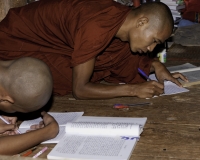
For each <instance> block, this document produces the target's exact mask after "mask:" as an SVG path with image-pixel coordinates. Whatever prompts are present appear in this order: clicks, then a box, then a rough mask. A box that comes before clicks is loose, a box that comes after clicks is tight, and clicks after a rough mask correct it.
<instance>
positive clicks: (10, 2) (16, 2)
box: [0, 0, 27, 21]
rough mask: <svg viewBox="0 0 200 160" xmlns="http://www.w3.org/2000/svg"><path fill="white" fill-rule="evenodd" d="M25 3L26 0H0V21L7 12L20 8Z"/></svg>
mask: <svg viewBox="0 0 200 160" xmlns="http://www.w3.org/2000/svg"><path fill="white" fill-rule="evenodd" d="M26 3H27V0H0V21H1V20H2V19H3V18H4V17H5V16H6V14H7V12H8V10H9V9H10V8H14V7H20V6H23V5H25V4H26Z"/></svg>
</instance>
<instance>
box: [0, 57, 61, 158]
mask: <svg viewBox="0 0 200 160" xmlns="http://www.w3.org/2000/svg"><path fill="white" fill-rule="evenodd" d="M0 73H1V74H0V110H1V111H3V112H6V113H14V112H23V113H27V112H32V111H35V110H38V109H40V108H42V107H43V106H44V105H45V104H46V103H47V102H48V100H49V98H50V97H51V94H52V88H53V87H52V85H53V82H52V76H51V73H50V70H49V68H48V66H47V65H46V64H45V63H44V62H42V61H41V60H38V59H35V58H20V59H17V60H11V61H0ZM41 114H42V117H43V124H42V125H41V126H40V125H39V124H38V125H36V126H33V127H35V128H37V127H38V126H40V127H41V129H38V130H35V131H32V132H29V133H25V134H16V133H17V132H16V130H17V127H16V120H17V118H16V117H8V116H3V115H2V117H3V118H4V119H5V120H6V121H7V122H9V123H10V124H6V123H5V122H4V121H2V120H1V119H0V134H4V136H1V137H0V146H1V147H0V154H4V155H12V154H16V153H20V152H22V151H24V150H26V149H28V148H30V147H33V146H35V145H37V144H39V143H41V142H42V141H45V140H48V139H51V138H54V137H55V136H56V135H57V133H58V124H57V122H56V121H55V120H54V118H53V117H51V116H50V115H48V114H47V113H46V112H42V113H41ZM8 135H12V136H8Z"/></svg>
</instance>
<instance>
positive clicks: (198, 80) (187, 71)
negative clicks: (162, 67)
mask: <svg viewBox="0 0 200 160" xmlns="http://www.w3.org/2000/svg"><path fill="white" fill-rule="evenodd" d="M167 69H168V70H169V71H170V72H171V73H174V72H180V73H182V74H183V75H184V76H186V77H187V79H188V80H189V82H184V81H182V80H181V79H179V81H180V82H181V83H182V84H183V87H189V86H192V85H196V84H200V67H197V66H195V65H193V64H190V63H185V64H182V65H177V66H171V67H167Z"/></svg>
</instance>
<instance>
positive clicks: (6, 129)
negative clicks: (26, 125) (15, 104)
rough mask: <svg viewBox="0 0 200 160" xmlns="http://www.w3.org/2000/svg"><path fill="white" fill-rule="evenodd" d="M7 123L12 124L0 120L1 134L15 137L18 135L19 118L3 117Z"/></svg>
mask: <svg viewBox="0 0 200 160" xmlns="http://www.w3.org/2000/svg"><path fill="white" fill-rule="evenodd" d="M2 117H3V118H4V119H5V120H6V121H8V122H9V123H10V124H6V123H5V122H4V121H2V120H1V119H0V134H6V135H14V134H16V130H17V129H18V128H17V125H16V121H17V117H7V116H2Z"/></svg>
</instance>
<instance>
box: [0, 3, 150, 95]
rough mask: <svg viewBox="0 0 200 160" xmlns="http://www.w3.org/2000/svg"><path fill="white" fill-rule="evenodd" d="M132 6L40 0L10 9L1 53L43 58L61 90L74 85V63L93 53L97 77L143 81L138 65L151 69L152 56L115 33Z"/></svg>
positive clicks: (0, 33)
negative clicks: (137, 50)
mask: <svg viewBox="0 0 200 160" xmlns="http://www.w3.org/2000/svg"><path fill="white" fill-rule="evenodd" d="M129 11H130V8H129V7H127V6H123V5H121V4H119V3H117V2H114V1H113V0H40V1H38V2H34V3H31V4H29V5H26V6H24V7H20V8H13V9H10V11H9V13H8V15H7V16H6V18H5V19H4V20H3V21H2V22H1V23H0V59H2V60H9V59H16V58H19V57H24V56H30V57H35V58H38V59H41V60H43V61H44V62H46V63H47V64H48V65H49V67H50V69H51V72H52V75H53V80H54V93H55V94H59V95H65V94H67V93H69V92H71V91H72V68H73V67H74V66H76V65H78V64H81V63H84V62H86V61H88V60H90V59H92V58H96V63H95V68H94V74H93V75H92V77H91V81H92V82H99V81H100V80H103V79H104V80H106V81H108V82H115V83H119V82H125V83H138V82H143V81H145V80H144V79H143V78H142V77H141V76H140V75H139V74H138V72H137V68H138V67H140V68H141V69H143V70H144V71H145V72H146V73H147V74H148V73H149V70H150V69H149V68H150V64H151V59H149V58H148V57H146V56H139V55H133V54H132V53H131V51H130V47H129V44H128V43H127V42H122V41H120V40H119V39H116V38H113V37H114V36H115V34H116V33H117V31H118V30H119V28H120V27H121V25H122V23H123V22H124V20H125V18H126V16H127V14H128V13H129Z"/></svg>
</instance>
